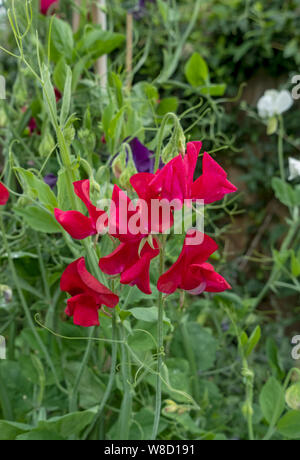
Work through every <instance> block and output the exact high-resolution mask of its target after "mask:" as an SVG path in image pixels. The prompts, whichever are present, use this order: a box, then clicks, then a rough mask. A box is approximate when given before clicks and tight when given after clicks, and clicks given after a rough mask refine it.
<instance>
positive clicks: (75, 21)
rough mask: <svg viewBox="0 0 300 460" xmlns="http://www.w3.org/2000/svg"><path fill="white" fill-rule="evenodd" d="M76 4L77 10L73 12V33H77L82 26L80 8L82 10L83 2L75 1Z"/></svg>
mask: <svg viewBox="0 0 300 460" xmlns="http://www.w3.org/2000/svg"><path fill="white" fill-rule="evenodd" d="M74 2H75V4H76V5H77V8H74V10H73V17H72V27H73V32H74V33H76V32H77V30H78V29H79V25H80V13H79V8H80V4H81V0H74Z"/></svg>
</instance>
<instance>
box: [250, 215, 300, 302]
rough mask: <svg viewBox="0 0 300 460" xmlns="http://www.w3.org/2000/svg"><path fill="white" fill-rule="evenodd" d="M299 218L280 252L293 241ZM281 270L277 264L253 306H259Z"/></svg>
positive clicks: (292, 226) (291, 227) (291, 228)
mask: <svg viewBox="0 0 300 460" xmlns="http://www.w3.org/2000/svg"><path fill="white" fill-rule="evenodd" d="M299 223H300V222H299V220H298V219H297V220H294V222H293V224H292V225H291V226H290V229H289V231H288V234H287V236H286V238H285V239H284V241H283V243H282V245H281V248H280V253H284V252H285V251H286V250H287V249H288V248H289V246H290V244H291V242H292V241H293V239H294V237H295V235H296V233H297V231H298V227H299ZM280 271H281V267H278V266H277V265H275V266H274V267H273V269H272V272H271V274H270V277H269V279H268V281H267V283H266V284H265V285H264V287H263V289H262V290H261V292H260V294H259V295H258V297H257V298H256V300H255V303H254V306H253V308H256V307H258V305H259V304H260V303H261V301H262V300H263V299H264V297H265V295H266V294H267V293H268V291H269V289H270V288H271V286H272V284H273V283H274V281H276V278H277V277H278V275H279V273H280Z"/></svg>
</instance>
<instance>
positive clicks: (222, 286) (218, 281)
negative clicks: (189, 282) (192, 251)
mask: <svg viewBox="0 0 300 460" xmlns="http://www.w3.org/2000/svg"><path fill="white" fill-rule="evenodd" d="M190 270H191V273H192V274H193V276H195V275H197V274H198V276H199V278H201V279H204V280H205V289H204V290H205V291H206V292H223V291H226V290H227V289H231V286H230V284H228V283H227V281H226V280H225V279H224V278H223V277H222V276H221V275H219V273H217V272H216V271H215V270H214V267H213V266H212V265H210V264H208V263H205V264H202V265H192V266H191V267H190Z"/></svg>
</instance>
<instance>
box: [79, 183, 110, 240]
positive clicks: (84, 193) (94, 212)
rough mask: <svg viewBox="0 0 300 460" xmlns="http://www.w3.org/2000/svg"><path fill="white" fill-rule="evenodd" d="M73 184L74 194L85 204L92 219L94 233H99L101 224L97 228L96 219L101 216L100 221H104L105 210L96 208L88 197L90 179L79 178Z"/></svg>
mask: <svg viewBox="0 0 300 460" xmlns="http://www.w3.org/2000/svg"><path fill="white" fill-rule="evenodd" d="M73 186H74V191H75V193H76V195H77V196H78V197H79V198H80V199H81V201H82V202H83V203H84V204H85V206H86V208H87V210H88V213H89V216H90V218H91V220H92V223H93V225H94V227H95V229H97V231H96V232H95V233H101V231H102V230H103V225H101V228H100V229H99V228H97V221H98V219H99V218H101V221H102V222H104V220H103V217H102V216H103V215H105V216H107V214H106V212H105V211H102V210H101V209H98V208H97V207H96V206H94V205H93V203H92V202H91V199H90V181H89V180H88V179H84V180H79V181H77V182H74V183H73Z"/></svg>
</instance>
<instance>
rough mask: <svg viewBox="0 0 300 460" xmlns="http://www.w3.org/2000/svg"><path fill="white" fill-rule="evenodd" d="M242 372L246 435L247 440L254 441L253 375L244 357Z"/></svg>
mask: <svg viewBox="0 0 300 460" xmlns="http://www.w3.org/2000/svg"><path fill="white" fill-rule="evenodd" d="M243 372H244V376H245V379H246V409H247V424H248V435H249V440H250V441H254V430H253V386H254V375H253V372H252V371H251V370H250V369H249V366H248V362H247V360H246V358H244V359H243Z"/></svg>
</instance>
